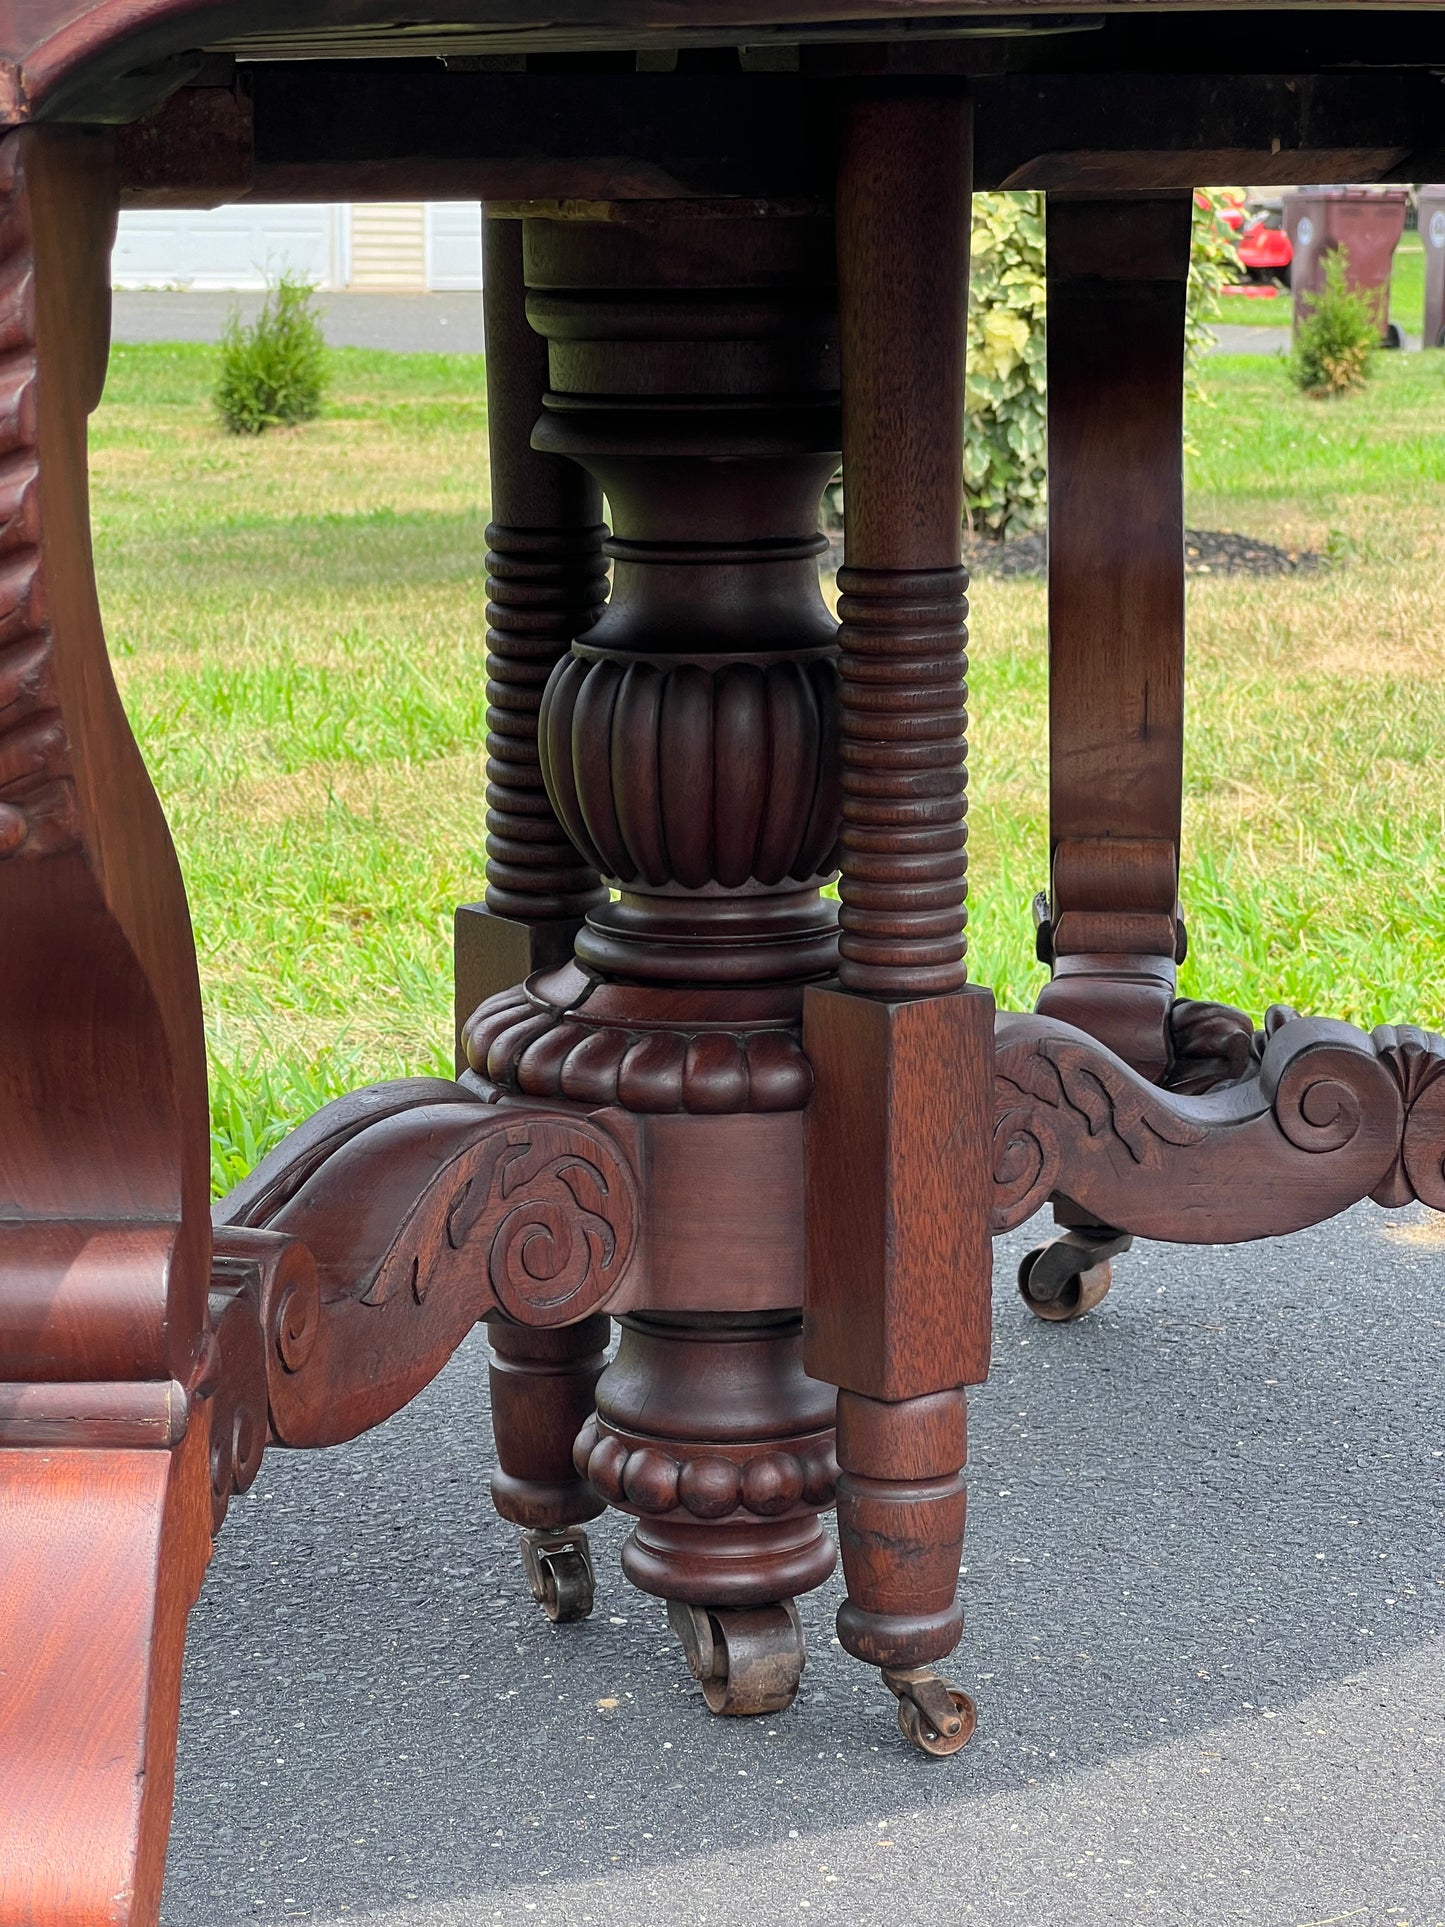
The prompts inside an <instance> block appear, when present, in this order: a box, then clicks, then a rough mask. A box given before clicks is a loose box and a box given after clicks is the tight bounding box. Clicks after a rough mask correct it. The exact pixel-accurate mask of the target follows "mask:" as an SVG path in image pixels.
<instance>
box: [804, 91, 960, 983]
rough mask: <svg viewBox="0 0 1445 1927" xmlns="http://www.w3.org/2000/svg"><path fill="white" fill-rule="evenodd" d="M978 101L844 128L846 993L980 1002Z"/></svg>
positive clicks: (840, 214)
mask: <svg viewBox="0 0 1445 1927" xmlns="http://www.w3.org/2000/svg"><path fill="white" fill-rule="evenodd" d="M971 162H972V147H971V132H970V120H969V110H968V103H967V100H966V99H965V98H964V96H963V94H962V93H961V91H960V90H959V88H958V87H957V85H956V84H950V83H946V82H945V83H939V84H938V85H937V86H928V85H925V84H922V83H920V84H918V85H914V84H909V85H907V86H903V87H880V88H879V89H877V90H873V91H871V92H870V91H866V90H865V91H863V92H862V93H860V95H859V97H858V98H857V99H855V100H854V102H853V103H852V104H851V105H850V107H849V109H848V111H847V113H846V114H845V115H844V117H843V138H842V144H841V148H840V152H839V160H838V191H837V218H838V304H839V321H840V330H841V347H842V363H843V494H844V506H845V514H846V519H847V527H846V530H845V535H844V556H845V560H846V566H845V567H844V568H842V569H840V570H839V572H838V589H839V602H838V616H839V620H840V622H841V624H842V627H841V628H840V630H839V633H838V641H839V644H840V646H841V651H842V660H841V665H840V666H841V670H842V680H843V713H842V743H841V757H842V775H843V841H842V859H841V860H842V876H841V878H840V880H839V886H838V894H839V897H840V898H841V900H842V905H843V911H842V916H841V919H840V922H841V925H842V940H841V943H840V946H839V948H840V964H839V970H838V975H839V978H840V979H841V981H842V984H843V987H844V989H845V990H853V991H860V992H862V993H864V994H865V995H867V996H871V997H884V998H900V999H901V998H909V997H922V996H930V995H937V994H938V993H940V992H944V991H952V990H961V989H962V988H963V986H964V984H965V982H966V981H967V978H966V973H965V970H964V965H963V955H964V941H963V924H964V895H965V873H966V868H967V866H966V862H965V857H964V790H965V783H966V776H965V748H966V746H965V740H964V670H965V667H966V664H965V658H964V644H965V642H966V640H967V630H966V629H965V627H964V618H965V616H966V614H967V609H968V605H967V602H966V600H965V596H964V591H965V589H966V588H967V586H968V578H967V576H966V575H965V573H964V571H963V569H962V568H961V567H960V564H959V556H960V547H961V525H962V519H963V420H964V394H963V377H964V338H965V320H966V312H967V305H968V232H969V205H970V199H969V182H970V173H971Z"/></svg>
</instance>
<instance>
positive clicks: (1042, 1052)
mask: <svg viewBox="0 0 1445 1927" xmlns="http://www.w3.org/2000/svg"><path fill="white" fill-rule="evenodd" d="M997 1042H998V1050H997V1056H996V1059H995V1068H996V1075H997V1109H996V1113H995V1116H996V1124H995V1135H994V1207H993V1228H994V1230H995V1232H1001V1231H1007V1230H1011V1229H1012V1228H1013V1227H1014V1226H1015V1225H1018V1224H1022V1223H1023V1221H1024V1220H1025V1219H1026V1218H1028V1217H1029V1216H1030V1215H1031V1214H1032V1213H1033V1212H1034V1211H1036V1210H1038V1208H1039V1207H1040V1206H1041V1205H1042V1204H1044V1203H1045V1202H1046V1201H1047V1200H1048V1198H1049V1197H1051V1196H1053V1195H1055V1194H1058V1195H1062V1196H1064V1197H1067V1198H1069V1199H1071V1200H1072V1201H1073V1202H1074V1203H1075V1204H1077V1205H1079V1206H1081V1207H1082V1208H1083V1209H1084V1210H1086V1211H1088V1212H1090V1213H1092V1214H1093V1215H1094V1216H1095V1217H1096V1218H1097V1221H1098V1222H1099V1223H1100V1224H1110V1225H1118V1226H1119V1227H1120V1228H1121V1229H1122V1230H1125V1231H1129V1232H1132V1233H1134V1234H1135V1235H1137V1236H1140V1237H1146V1238H1165V1239H1171V1240H1176V1241H1178V1242H1179V1243H1182V1244H1200V1243H1208V1244H1215V1243H1219V1242H1221V1241H1223V1242H1226V1243H1238V1242H1242V1241H1243V1240H1245V1239H1249V1238H1267V1237H1277V1236H1281V1235H1283V1234H1284V1233H1285V1232H1289V1231H1298V1230H1301V1229H1302V1228H1303V1227H1304V1226H1305V1225H1309V1224H1318V1223H1320V1222H1321V1221H1322V1220H1323V1219H1325V1218H1330V1217H1333V1216H1334V1215H1335V1213H1336V1212H1339V1211H1343V1210H1345V1209H1346V1208H1347V1206H1349V1205H1351V1204H1355V1203H1357V1202H1358V1201H1359V1200H1360V1199H1361V1198H1364V1197H1368V1196H1369V1195H1371V1193H1375V1194H1377V1195H1378V1194H1379V1191H1380V1188H1381V1187H1382V1186H1384V1185H1385V1184H1386V1182H1387V1180H1388V1178H1389V1175H1390V1173H1391V1169H1392V1166H1393V1165H1394V1164H1395V1162H1396V1160H1397V1158H1398V1157H1399V1154H1400V1144H1401V1137H1402V1132H1405V1130H1406V1125H1405V1111H1404V1103H1403V1100H1402V1093H1401V1088H1400V1083H1399V1081H1397V1076H1396V1075H1395V1074H1393V1072H1392V1069H1391V1067H1390V1066H1389V1065H1388V1064H1387V1063H1386V1062H1385V1061H1384V1059H1383V1057H1382V1055H1381V1054H1380V1053H1379V1049H1378V1042H1377V1040H1372V1039H1370V1038H1369V1037H1366V1036H1365V1035H1364V1033H1363V1032H1361V1031H1358V1030H1356V1029H1354V1028H1353V1026H1351V1025H1349V1024H1342V1023H1336V1022H1334V1021H1333V1020H1331V1019H1327V1018H1297V1019H1294V1020H1293V1021H1289V1022H1281V1023H1279V1024H1278V1025H1277V1027H1276V1028H1275V1029H1274V1030H1273V1032H1272V1034H1271V1035H1270V1038H1269V1041H1268V1043H1267V1044H1266V1046H1265V1050H1264V1059H1263V1063H1262V1064H1261V1066H1260V1071H1259V1074H1258V1076H1257V1077H1253V1078H1250V1079H1248V1080H1247V1081H1245V1082H1243V1083H1240V1084H1236V1085H1231V1086H1228V1087H1226V1088H1221V1089H1216V1090H1214V1091H1211V1092H1210V1093H1209V1094H1208V1095H1207V1096H1203V1097H1188V1096H1184V1095H1181V1094H1176V1093H1174V1092H1170V1091H1161V1090H1158V1089H1157V1088H1156V1087H1155V1086H1153V1085H1152V1084H1149V1083H1148V1082H1147V1081H1146V1080H1145V1079H1144V1078H1142V1077H1140V1076H1139V1075H1138V1073H1137V1072H1135V1071H1133V1070H1131V1069H1130V1068H1129V1066H1128V1065H1127V1064H1125V1063H1123V1062H1122V1060H1121V1059H1119V1058H1117V1057H1115V1056H1113V1055H1112V1053H1111V1052H1109V1051H1108V1050H1106V1049H1105V1048H1104V1046H1103V1045H1102V1044H1100V1043H1098V1042H1096V1041H1095V1040H1094V1039H1093V1038H1091V1037H1088V1036H1086V1035H1085V1033H1084V1032H1083V1031H1079V1030H1075V1029H1074V1028H1073V1027H1072V1025H1069V1024H1062V1023H1060V1022H1058V1020H1057V1019H1055V1018H1048V1017H1003V1018H1000V1020H999V1024H998V1030H997ZM1430 1089H1433V1085H1431V1086H1429V1087H1428V1088H1425V1090H1424V1098H1422V1099H1421V1100H1420V1102H1421V1103H1422V1104H1423V1103H1424V1099H1425V1098H1428V1096H1429V1090H1430ZM1426 1114H1428V1106H1426V1109H1425V1111H1422V1116H1424V1115H1426ZM1405 1141H1406V1147H1407V1153H1408V1151H1409V1149H1410V1146H1411V1143H1412V1140H1411V1139H1410V1137H1409V1136H1408V1135H1407V1136H1406V1140H1405ZM1413 1142H1414V1143H1415V1163H1416V1167H1417V1168H1421V1169H1427V1166H1428V1158H1427V1156H1426V1155H1425V1154H1424V1153H1423V1150H1422V1147H1421V1145H1420V1143H1419V1140H1418V1138H1417V1139H1416V1140H1413ZM1437 1142H1438V1140H1437ZM1407 1162H1408V1158H1407ZM1427 1176H1428V1171H1427ZM1422 1195H1423V1193H1422ZM1387 1201H1390V1202H1402V1201H1403V1200H1400V1199H1390V1200H1387Z"/></svg>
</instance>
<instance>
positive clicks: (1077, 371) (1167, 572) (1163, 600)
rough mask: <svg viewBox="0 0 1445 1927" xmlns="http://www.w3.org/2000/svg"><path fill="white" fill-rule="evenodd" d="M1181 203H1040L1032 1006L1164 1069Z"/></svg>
mask: <svg viewBox="0 0 1445 1927" xmlns="http://www.w3.org/2000/svg"><path fill="white" fill-rule="evenodd" d="M1191 221H1192V202H1191V197H1190V196H1189V195H1188V194H1166V195H1154V196H1141V195H1121V196H1114V197H1111V198H1108V199H1099V200H1094V199H1078V198H1075V197H1073V196H1068V195H1059V194H1051V195H1050V196H1049V208H1048V289H1049V349H1048V354H1049V817H1050V848H1049V860H1050V883H1049V914H1048V917H1047V919H1046V921H1045V922H1044V923H1043V924H1042V925H1041V930H1042V938H1043V945H1042V947H1043V949H1044V951H1045V952H1046V953H1047V959H1048V960H1049V961H1051V962H1052V964H1053V981H1052V982H1051V983H1050V984H1049V985H1048V986H1047V987H1046V988H1045V990H1044V992H1043V994H1042V995H1041V996H1040V998H1039V1003H1038V1007H1039V1009H1040V1010H1041V1011H1043V1012H1046V1013H1047V1014H1048V1015H1050V1016H1053V1017H1061V1018H1064V1019H1065V1020H1066V1021H1067V1022H1069V1023H1071V1024H1076V1025H1078V1026H1079V1028H1080V1029H1081V1030H1087V1031H1088V1032H1090V1034H1091V1035H1093V1036H1095V1037H1097V1038H1098V1039H1099V1040H1100V1041H1101V1042H1102V1043H1105V1044H1107V1045H1108V1046H1109V1048H1110V1049H1111V1050H1113V1051H1115V1052H1116V1053H1117V1054H1118V1055H1119V1056H1120V1057H1122V1058H1124V1060H1125V1061H1126V1062H1127V1063H1130V1064H1132V1065H1133V1066H1134V1068H1135V1069H1136V1070H1139V1071H1141V1072H1142V1073H1143V1074H1144V1075H1145V1076H1147V1077H1151V1078H1158V1077H1161V1076H1163V1075H1164V1073H1165V1072H1166V1071H1167V1069H1168V1068H1169V1064H1170V1046H1169V1010H1170V1006H1171V1005H1172V1003H1173V1001H1174V982H1175V963H1176V960H1177V958H1178V957H1179V956H1180V955H1181V954H1182V945H1181V935H1182V932H1181V926H1180V925H1179V922H1178V890H1179V817H1180V803H1181V796H1182V791H1183V744H1184V493H1183V454H1182V447H1183V427H1184V419H1183V404H1184V297H1185V287H1186V283H1187V280H1188V275H1189V239H1190V227H1191Z"/></svg>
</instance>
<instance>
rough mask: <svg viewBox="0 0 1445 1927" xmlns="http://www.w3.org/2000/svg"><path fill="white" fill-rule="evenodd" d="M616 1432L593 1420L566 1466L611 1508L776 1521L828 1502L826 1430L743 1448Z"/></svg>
mask: <svg viewBox="0 0 1445 1927" xmlns="http://www.w3.org/2000/svg"><path fill="white" fill-rule="evenodd" d="M670 1446H671V1449H669V1446H664V1445H662V1444H660V1443H659V1442H658V1441H657V1440H655V1439H645V1438H641V1437H639V1436H637V1435H635V1434H630V1433H626V1432H618V1431H616V1430H614V1429H613V1428H611V1427H609V1426H604V1425H603V1424H602V1423H601V1422H600V1421H599V1420H598V1418H597V1417H596V1415H595V1414H594V1415H593V1417H592V1418H590V1419H589V1420H588V1421H587V1423H586V1425H584V1426H583V1428H582V1430H581V1432H580V1433H579V1434H578V1437H577V1443H576V1445H575V1446H574V1447H573V1451H572V1462H573V1464H574V1465H575V1466H576V1468H577V1471H578V1473H579V1475H580V1476H581V1477H582V1478H584V1479H586V1480H587V1481H588V1482H589V1484H591V1485H593V1486H594V1487H595V1488H596V1489H597V1491H598V1492H599V1493H600V1494H601V1495H602V1497H603V1498H604V1499H606V1500H607V1502H608V1504H609V1505H614V1506H619V1507H621V1508H622V1509H623V1510H624V1511H627V1512H635V1513H640V1514H641V1515H643V1516H644V1517H646V1518H661V1517H662V1516H664V1515H665V1514H667V1513H670V1512H685V1513H688V1514H689V1515H690V1516H691V1517H692V1518H694V1519H703V1520H709V1521H711V1520H717V1519H725V1518H728V1517H729V1516H730V1515H732V1514H733V1513H736V1512H746V1513H750V1514H751V1515H752V1516H753V1517H754V1518H757V1519H776V1518H780V1517H781V1516H782V1515H783V1514H784V1513H786V1512H791V1511H792V1510H793V1508H794V1507H795V1506H800V1505H801V1506H807V1507H809V1508H812V1509H815V1510H816V1509H817V1508H819V1507H826V1506H830V1505H832V1503H833V1499H834V1493H835V1489H836V1487H837V1483H838V1460H837V1456H836V1453H835V1450H834V1438H833V1433H832V1432H831V1431H828V1432H817V1433H812V1434H810V1435H808V1436H807V1437H804V1438H795V1439H788V1440H785V1441H781V1442H778V1441H775V1442H772V1443H769V1444H766V1445H762V1444H757V1445H750V1446H747V1447H745V1448H739V1447H727V1446H720V1445H706V1444H701V1445H696V1446H691V1447H689V1449H688V1450H687V1451H686V1453H685V1454H684V1455H683V1456H681V1457H679V1456H677V1452H676V1446H675V1444H673V1443H671V1442H670Z"/></svg>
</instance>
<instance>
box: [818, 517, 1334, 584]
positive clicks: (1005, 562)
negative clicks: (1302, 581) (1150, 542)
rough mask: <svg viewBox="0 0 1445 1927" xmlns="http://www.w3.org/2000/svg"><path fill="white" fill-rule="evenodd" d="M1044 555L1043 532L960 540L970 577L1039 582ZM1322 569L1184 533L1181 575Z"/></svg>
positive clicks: (828, 565) (1200, 532) (1216, 535)
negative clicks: (1002, 539)
mask: <svg viewBox="0 0 1445 1927" xmlns="http://www.w3.org/2000/svg"><path fill="white" fill-rule="evenodd" d="M1048 557H1049V545H1048V538H1047V537H1046V536H1045V534H1044V532H1043V530H1042V529H1040V530H1038V531H1037V532H1036V533H1035V534H1033V535H1018V536H1015V537H1014V539H1013V540H1012V541H1011V542H993V541H990V540H988V539H987V538H986V537H982V536H973V535H965V536H964V538H963V560H964V566H965V567H966V568H967V570H968V572H969V574H970V575H972V576H981V575H991V576H1033V577H1038V578H1039V579H1042V578H1043V577H1044V576H1046V575H1047V574H1048ZM821 560H822V566H823V567H824V568H825V569H837V568H840V567H841V566H842V562H843V547H842V542H841V541H840V540H839V539H838V538H837V537H834V539H833V542H832V544H831V545H830V547H829V550H828V553H827V555H825V556H824V557H822V558H821ZM1327 566H1328V565H1327V561H1326V558H1325V557H1324V556H1322V555H1320V554H1318V553H1317V552H1316V551H1315V550H1313V549H1280V548H1276V547H1275V545H1274V543H1273V542H1257V541H1256V540H1255V539H1254V537H1253V536H1249V535H1234V534H1231V533H1230V532H1229V531H1228V530H1226V529H1186V530H1185V531H1184V573H1185V574H1186V575H1309V574H1311V573H1312V572H1313V571H1314V570H1316V569H1323V568H1325V567H1327Z"/></svg>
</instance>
